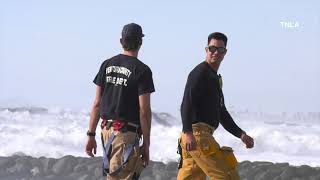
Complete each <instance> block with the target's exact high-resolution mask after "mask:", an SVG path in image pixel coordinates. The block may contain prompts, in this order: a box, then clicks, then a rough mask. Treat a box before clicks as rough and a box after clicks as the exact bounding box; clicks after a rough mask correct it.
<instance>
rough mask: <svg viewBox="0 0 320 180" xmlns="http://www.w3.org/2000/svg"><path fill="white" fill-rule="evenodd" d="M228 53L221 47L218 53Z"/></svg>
mask: <svg viewBox="0 0 320 180" xmlns="http://www.w3.org/2000/svg"><path fill="white" fill-rule="evenodd" d="M225 52H226V48H223V47H220V48H218V53H225Z"/></svg>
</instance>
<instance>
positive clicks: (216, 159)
mask: <svg viewBox="0 0 320 180" xmlns="http://www.w3.org/2000/svg"><path fill="white" fill-rule="evenodd" d="M194 135H195V138H196V141H197V148H196V150H194V151H189V152H187V151H186V150H185V147H184V144H185V141H184V139H185V137H184V135H183V134H182V141H181V145H182V152H183V155H184V156H187V155H189V156H190V157H191V159H192V163H193V164H196V166H197V168H200V169H201V170H202V172H204V173H205V175H206V176H208V177H209V178H210V179H213V180H239V179H240V178H239V175H238V172H237V170H236V168H233V167H231V166H230V165H229V164H228V163H227V161H226V159H225V158H224V156H223V154H222V152H220V146H219V144H218V143H217V142H216V141H215V140H214V138H213V137H212V135H210V134H201V133H194ZM186 154H187V155H186ZM188 161H189V160H185V159H184V161H183V163H185V162H186V163H187V165H186V167H185V168H181V169H182V170H181V175H180V171H179V175H178V178H179V177H186V179H188V178H189V177H192V175H193V174H194V173H193V172H192V168H191V167H193V166H194V165H193V164H192V163H191V162H188ZM189 164H190V165H189ZM191 164H192V165H191ZM182 166H183V165H182ZM204 177H205V176H204ZM194 178H195V177H194ZM194 178H191V179H194Z"/></svg>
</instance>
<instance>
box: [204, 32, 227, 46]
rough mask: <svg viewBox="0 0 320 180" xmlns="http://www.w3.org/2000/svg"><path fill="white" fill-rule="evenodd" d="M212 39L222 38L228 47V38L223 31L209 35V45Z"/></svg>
mask: <svg viewBox="0 0 320 180" xmlns="http://www.w3.org/2000/svg"><path fill="white" fill-rule="evenodd" d="M211 39H216V40H222V41H223V42H224V45H225V46H226V47H227V42H228V38H227V36H226V35H225V34H223V33H221V32H214V33H211V34H210V35H209V36H208V45H209V43H210V41H211Z"/></svg>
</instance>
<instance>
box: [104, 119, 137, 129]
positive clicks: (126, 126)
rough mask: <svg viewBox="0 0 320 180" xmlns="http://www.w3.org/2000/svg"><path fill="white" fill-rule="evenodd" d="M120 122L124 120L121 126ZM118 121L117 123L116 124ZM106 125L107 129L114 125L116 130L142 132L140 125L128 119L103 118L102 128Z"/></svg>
mask: <svg viewBox="0 0 320 180" xmlns="http://www.w3.org/2000/svg"><path fill="white" fill-rule="evenodd" d="M119 122H122V123H123V124H122V125H121V126H119V124H118V123H119ZM115 123H117V124H115ZM104 127H106V128H107V129H110V128H111V127H113V130H115V131H121V132H127V131H130V132H140V131H141V130H140V126H139V125H137V124H134V123H131V122H127V121H121V120H112V119H109V120H105V119H103V120H102V122H101V128H102V129H103V128H104Z"/></svg>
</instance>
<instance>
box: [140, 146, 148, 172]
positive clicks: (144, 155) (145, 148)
mask: <svg viewBox="0 0 320 180" xmlns="http://www.w3.org/2000/svg"><path fill="white" fill-rule="evenodd" d="M141 154H142V164H143V167H147V166H148V164H149V160H150V157H149V144H145V143H144V144H143V145H142V147H141Z"/></svg>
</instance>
